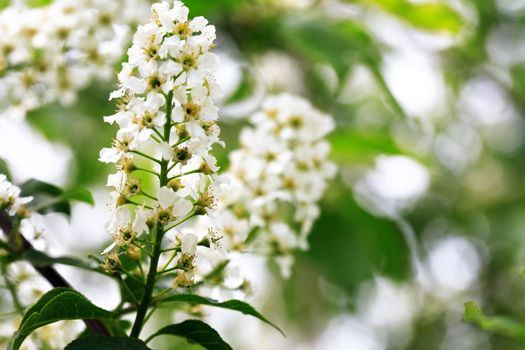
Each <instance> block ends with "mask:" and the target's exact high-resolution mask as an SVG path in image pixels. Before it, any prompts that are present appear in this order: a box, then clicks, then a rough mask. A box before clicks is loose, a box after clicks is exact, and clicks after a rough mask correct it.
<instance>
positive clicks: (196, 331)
mask: <svg viewBox="0 0 525 350" xmlns="http://www.w3.org/2000/svg"><path fill="white" fill-rule="evenodd" d="M159 335H174V336H177V337H183V338H186V340H187V341H188V342H189V343H195V344H199V345H201V346H202V347H203V348H205V349H208V350H232V347H231V346H230V345H228V343H226V342H225V341H224V340H223V339H222V338H221V336H220V335H219V333H217V331H216V330H215V329H213V328H212V327H210V326H209V325H208V324H206V323H204V322H202V321H199V320H187V321H184V322H181V323H178V324H173V325H170V326H167V327H164V328H162V329H160V330H159V331H158V332H157V333H155V334H153V335H152V336H151V337H150V338H149V339H153V338H155V337H157V336H159ZM79 350H80V349H79Z"/></svg>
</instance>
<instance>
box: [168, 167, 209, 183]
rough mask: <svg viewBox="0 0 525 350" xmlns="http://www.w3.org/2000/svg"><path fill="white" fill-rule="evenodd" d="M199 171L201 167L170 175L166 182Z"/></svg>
mask: <svg viewBox="0 0 525 350" xmlns="http://www.w3.org/2000/svg"><path fill="white" fill-rule="evenodd" d="M200 172H202V170H201V169H195V170H191V171H187V172H185V173H182V174H179V175H175V176H172V177H170V178H169V179H168V182H169V181H171V180H174V179H178V178H179V177H183V176H186V175H190V174H196V173H200Z"/></svg>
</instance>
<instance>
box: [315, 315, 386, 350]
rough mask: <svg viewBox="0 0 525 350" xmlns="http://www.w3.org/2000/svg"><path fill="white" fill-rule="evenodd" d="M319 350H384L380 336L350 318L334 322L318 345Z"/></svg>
mask: <svg viewBox="0 0 525 350" xmlns="http://www.w3.org/2000/svg"><path fill="white" fill-rule="evenodd" d="M316 345H317V346H316V349H318V350H325V349H331V350H350V349H351V350H382V349H385V345H384V344H383V342H382V341H380V340H379V336H378V335H377V334H375V333H374V331H373V330H372V329H370V328H368V327H367V326H366V325H364V324H363V323H360V322H359V321H357V320H355V319H352V318H350V317H340V318H336V319H334V320H332V321H331V322H330V324H329V326H328V327H327V329H326V330H325V331H324V333H323V334H322V335H321V336H320V337H319V339H318V340H317V343H316Z"/></svg>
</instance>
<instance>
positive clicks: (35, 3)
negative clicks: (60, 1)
mask: <svg viewBox="0 0 525 350" xmlns="http://www.w3.org/2000/svg"><path fill="white" fill-rule="evenodd" d="M52 2H53V0H26V5H27V6H29V7H41V6H47V5H49V4H51V3H52Z"/></svg>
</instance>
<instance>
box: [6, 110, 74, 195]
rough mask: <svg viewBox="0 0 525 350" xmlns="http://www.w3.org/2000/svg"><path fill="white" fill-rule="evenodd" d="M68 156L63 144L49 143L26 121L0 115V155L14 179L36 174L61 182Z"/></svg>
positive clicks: (54, 181)
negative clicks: (0, 116)
mask: <svg viewBox="0 0 525 350" xmlns="http://www.w3.org/2000/svg"><path fill="white" fill-rule="evenodd" d="M71 157H72V155H71V151H70V150H69V149H68V148H67V147H66V146H64V145H60V144H54V143H50V142H49V141H48V140H46V139H45V138H44V137H43V136H42V135H40V134H39V133H38V132H36V131H34V130H33V129H31V127H30V126H29V125H28V124H27V123H26V122H25V121H23V120H14V119H11V118H1V120H0V158H2V159H4V160H5V161H7V162H8V165H9V168H10V171H11V173H12V174H13V177H14V180H15V182H18V183H20V182H24V181H26V180H28V179H30V178H37V179H39V180H42V181H46V182H50V183H54V184H57V185H64V184H65V183H66V181H67V180H68V178H67V176H68V174H69V164H70V161H71Z"/></svg>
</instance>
